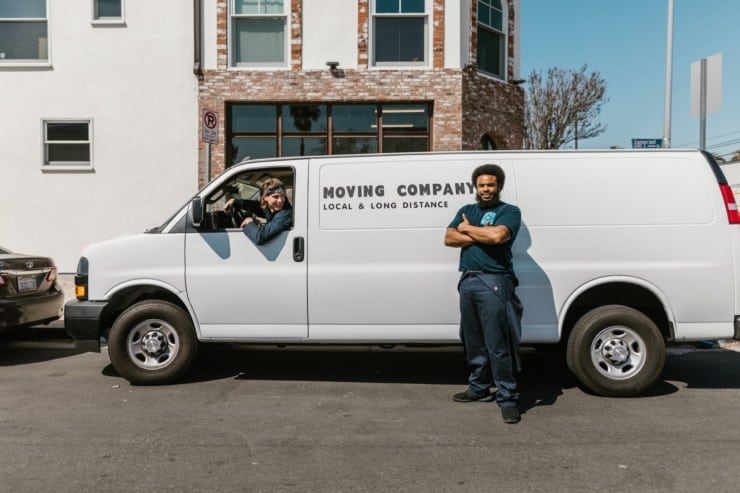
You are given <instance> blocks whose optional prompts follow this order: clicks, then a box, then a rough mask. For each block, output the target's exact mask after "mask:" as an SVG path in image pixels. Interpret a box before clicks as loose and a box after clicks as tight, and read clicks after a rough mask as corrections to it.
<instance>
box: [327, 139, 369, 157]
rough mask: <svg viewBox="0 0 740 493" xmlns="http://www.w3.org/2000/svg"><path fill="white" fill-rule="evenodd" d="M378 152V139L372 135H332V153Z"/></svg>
mask: <svg viewBox="0 0 740 493" xmlns="http://www.w3.org/2000/svg"><path fill="white" fill-rule="evenodd" d="M372 152H378V139H377V138H373V137H334V139H333V140H332V150H331V153H332V154H368V153H372Z"/></svg>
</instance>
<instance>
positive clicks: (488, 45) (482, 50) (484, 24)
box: [477, 0, 506, 79]
mask: <svg viewBox="0 0 740 493" xmlns="http://www.w3.org/2000/svg"><path fill="white" fill-rule="evenodd" d="M477 38H478V50H477V55H478V56H477V58H478V68H479V69H480V70H482V71H483V72H486V73H488V74H491V75H494V76H496V77H499V78H501V79H503V78H504V76H505V72H504V67H505V66H506V64H505V63H504V61H505V60H506V55H505V54H506V35H505V33H504V9H503V7H502V5H501V0H478V36H477Z"/></svg>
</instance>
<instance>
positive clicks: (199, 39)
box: [193, 0, 203, 79]
mask: <svg viewBox="0 0 740 493" xmlns="http://www.w3.org/2000/svg"><path fill="white" fill-rule="evenodd" d="M202 1H203V0H193V73H194V74H195V75H197V76H198V78H199V79H200V78H202V77H203V64H202V60H201V54H202V52H203V17H202V12H203V5H202Z"/></svg>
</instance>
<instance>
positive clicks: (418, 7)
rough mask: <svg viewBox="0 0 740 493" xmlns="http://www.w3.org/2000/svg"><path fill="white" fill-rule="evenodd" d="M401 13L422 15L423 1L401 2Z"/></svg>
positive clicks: (407, 0) (402, 0)
mask: <svg viewBox="0 0 740 493" xmlns="http://www.w3.org/2000/svg"><path fill="white" fill-rule="evenodd" d="M401 12H403V13H404V14H412V13H422V14H423V13H424V0H401Z"/></svg>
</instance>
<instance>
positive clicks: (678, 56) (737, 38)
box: [521, 0, 740, 160]
mask: <svg viewBox="0 0 740 493" xmlns="http://www.w3.org/2000/svg"><path fill="white" fill-rule="evenodd" d="M521 9H522V10H521V30H522V39H521V77H522V78H523V79H527V78H528V76H529V74H531V72H532V70H537V71H540V72H542V73H543V74H544V73H546V71H547V69H548V68H550V67H557V68H564V69H573V70H577V69H579V68H580V67H581V66H582V65H583V64H587V66H588V71H589V72H591V71H596V72H599V73H600V74H601V76H602V77H603V78H604V79H605V81H606V84H607V89H606V97H607V98H608V102H607V103H606V104H605V105H604V106H603V108H602V110H601V114H600V116H599V118H598V121H599V122H601V123H603V124H605V125H606V127H607V128H606V131H605V132H604V133H603V134H601V135H599V136H597V137H593V138H591V139H586V140H579V142H578V147H579V148H580V149H604V148H609V147H610V146H619V147H624V148H630V147H631V146H632V139H633V138H661V137H663V132H664V120H665V107H666V105H665V94H666V45H667V29H668V0H619V1H614V0H557V1H556V0H521ZM716 53H722V94H721V106H720V110H719V111H718V112H716V113H709V114H708V115H707V119H706V144H707V150H709V151H710V152H712V153H714V154H718V155H721V156H723V157H724V158H725V159H727V160H729V159H730V158H731V157H732V154H734V152H735V151H736V150H740V0H674V18H673V84H672V88H673V89H672V105H671V108H672V110H671V113H672V114H671V147H673V148H678V147H681V148H698V147H699V125H700V119H699V117H694V116H692V115H691V81H690V73H691V72H690V71H691V64H692V63H693V62H696V61H698V60H701V59H702V58H707V57H710V56H712V55H715V54H716ZM523 87H524V88H525V89H526V84H525V85H524V86H523ZM566 147H573V144H572V143H571V144H568V145H566Z"/></svg>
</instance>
